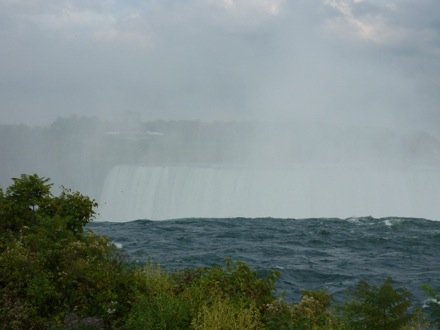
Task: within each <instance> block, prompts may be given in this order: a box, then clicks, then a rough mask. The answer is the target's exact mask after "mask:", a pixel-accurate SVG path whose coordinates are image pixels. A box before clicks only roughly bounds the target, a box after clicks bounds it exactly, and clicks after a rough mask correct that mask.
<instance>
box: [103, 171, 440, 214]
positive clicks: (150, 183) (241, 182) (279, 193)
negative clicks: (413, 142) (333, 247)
mask: <svg viewBox="0 0 440 330" xmlns="http://www.w3.org/2000/svg"><path fill="white" fill-rule="evenodd" d="M439 200H440V172H439V171H438V170H432V169H431V170H430V169H402V170H396V169H392V170H391V169H375V170H372V169H369V168H367V167H357V168H356V167H344V166H342V167H341V166H316V167H313V166H297V167H294V168H289V169H277V170H275V169H249V168H238V167H237V168H227V167H215V166H211V167H208V166H207V167H201V166H129V165H120V166H115V167H114V168H113V169H112V170H111V171H110V173H109V174H108V176H107V178H106V180H105V183H104V187H103V190H102V194H101V198H100V203H99V204H100V206H99V214H100V216H99V218H98V219H99V220H104V221H114V222H121V221H130V220H136V219H150V220H164V219H174V218H188V217H204V218H227V217H248V218H249V217H251V218H252V217H274V218H311V217H340V218H347V217H353V216H368V215H371V216H374V217H385V216H405V217H421V218H428V219H433V220H435V219H440V206H439V205H440V203H439V202H438V201H439Z"/></svg>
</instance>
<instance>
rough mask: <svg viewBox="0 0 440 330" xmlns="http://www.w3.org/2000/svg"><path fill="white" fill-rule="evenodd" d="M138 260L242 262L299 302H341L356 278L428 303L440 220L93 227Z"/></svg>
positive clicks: (437, 276) (437, 271)
mask: <svg viewBox="0 0 440 330" xmlns="http://www.w3.org/2000/svg"><path fill="white" fill-rule="evenodd" d="M89 227H90V228H91V229H92V230H94V231H95V232H96V233H98V234H103V235H106V236H108V237H110V238H111V239H112V240H113V242H114V243H115V244H116V245H117V246H120V247H121V248H122V249H124V250H125V251H126V252H127V254H128V256H129V258H131V259H132V260H133V261H134V262H139V263H145V262H152V263H158V264H160V265H161V266H162V267H163V268H164V269H166V270H168V271H177V270H180V269H184V268H195V267H202V266H212V265H214V264H220V265H221V264H223V260H224V258H230V259H232V260H240V261H244V262H246V263H248V264H249V265H250V266H251V267H253V268H255V269H257V270H258V271H260V272H262V274H264V273H267V272H268V271H270V270H277V271H280V272H281V274H282V276H281V278H280V279H279V281H278V288H279V291H285V292H286V299H287V300H291V301H295V300H297V299H298V298H299V295H300V291H301V290H303V289H306V290H314V289H324V288H328V290H329V292H330V293H331V294H334V296H335V298H336V299H337V300H338V299H339V300H340V299H342V298H343V295H344V291H345V290H346V289H347V288H350V287H353V286H354V285H355V284H356V283H357V281H358V280H359V279H365V280H367V281H368V282H370V283H372V284H376V285H377V284H381V283H382V282H383V281H384V280H385V279H386V278H388V277H392V278H393V279H394V281H395V282H396V286H403V287H406V288H407V289H409V290H410V291H411V292H412V293H413V294H414V297H413V300H414V301H415V302H416V304H417V305H419V304H422V302H423V300H425V297H424V295H423V293H422V291H421V290H420V286H421V285H425V284H426V285H430V286H432V287H433V288H434V289H435V290H437V291H440V262H439V253H440V222H438V221H430V220H425V219H415V218H395V217H394V218H381V219H376V218H372V217H364V218H348V219H338V218H314V219H312V218H310V219H275V218H216V219H207V218H197V219H195V218H193V219H179V220H168V221H148V220H137V221H130V222H120V223H112V222H94V223H91V224H89Z"/></svg>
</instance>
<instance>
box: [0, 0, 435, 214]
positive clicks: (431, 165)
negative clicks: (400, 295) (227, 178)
mask: <svg viewBox="0 0 440 330" xmlns="http://www.w3.org/2000/svg"><path fill="white" fill-rule="evenodd" d="M438 13H440V4H439V3H438V1H434V0H426V1H419V2H417V3H412V2H396V1H388V0H387V1H380V2H379V1H373V0H370V1H368V0H363V1H362V0H312V1H301V0H295V1H283V0H258V1H255V0H253V1H250V0H241V1H233V0H232V1H231V0H228V1H226V0H224V1H221V0H218V1H214V0H212V1H211V0H210V1H202V0H191V1H185V2H182V1H173V0H168V1H147V2H145V1H142V2H141V1H130V2H127V3H124V4H122V3H118V2H115V1H97V2H94V3H89V2H85V1H33V2H32V3H28V2H23V1H1V2H0V22H1V24H0V58H1V61H0V86H1V87H0V133H1V135H2V137H3V139H2V141H1V152H2V153H1V154H2V156H1V163H0V165H1V170H2V177H1V178H0V179H1V180H0V184H1V185H2V186H3V187H5V186H7V185H8V183H9V180H10V178H11V177H12V176H18V175H19V174H21V173H23V172H27V173H34V172H38V173H41V174H42V175H44V176H48V177H51V178H53V179H54V181H55V182H56V185H55V186H57V185H61V184H65V185H68V186H71V187H72V188H74V189H79V190H82V191H84V193H87V194H91V195H92V196H93V197H94V198H96V199H98V200H99V199H101V195H102V194H103V191H102V189H103V186H104V183H105V180H106V178H107V177H108V175H109V173H110V172H111V170H112V168H114V166H120V165H124V164H125V165H126V164H138V166H147V165H148V166H157V165H158V164H160V166H198V167H200V166H202V165H203V166H208V165H209V166H214V167H217V166H221V167H228V166H229V167H233V168H252V169H258V170H266V171H267V170H269V171H275V170H283V171H284V170H290V171H293V169H296V171H304V172H303V173H304V176H305V177H308V176H310V175H312V174H310V170H311V169H313V168H314V169H319V171H324V170H322V169H323V168H325V169H326V170H325V171H326V172H325V171H324V172H322V175H325V173H326V174H327V176H329V177H330V176H334V177H336V178H339V184H340V186H343V187H352V184H351V182H352V181H353V180H354V176H353V177H352V176H345V177H344V176H343V175H342V173H344V171H345V172H347V171H348V172H350V173H358V176H360V177H361V178H363V181H357V184H356V185H357V186H358V187H364V188H359V190H361V189H364V190H368V191H369V194H367V195H359V197H358V198H359V199H360V198H362V199H366V200H368V199H369V198H370V196H373V195H374V194H375V192H374V190H375V189H376V188H377V187H375V186H374V185H372V184H371V182H372V181H374V180H372V178H376V179H375V180H376V182H377V185H380V180H379V179H378V178H384V177H383V175H384V174H383V173H384V171H386V172H387V173H388V172H390V173H394V174H396V173H401V175H400V176H399V178H395V179H390V177H389V176H388V177H387V179H384V180H385V181H386V182H388V185H390V186H393V185H394V186H396V187H403V186H405V187H408V190H411V188H413V189H412V190H413V193H412V194H411V195H410V196H409V197H408V196H407V197H405V199H404V200H405V201H407V200H408V199H412V200H413V201H412V203H414V204H419V205H420V206H419V208H417V207H414V208H413V209H411V210H413V211H411V212H410V211H402V213H401V214H398V215H401V216H421V217H430V218H435V219H440V211H439V210H436V209H435V207H431V206H430V205H431V204H432V203H433V202H432V201H435V198H436V197H438V196H439V193H440V191H439V190H440V188H437V187H440V182H439V176H438V174H437V173H438V168H439V160H440V147H439V146H440V144H439V135H438V127H439V124H440V113H439V109H438V104H440V102H439V101H440V94H439V93H438V90H440V78H439V77H440V60H439V59H440V57H439V56H438V55H439V51H440V49H439V44H438V40H439V31H440V26H439V24H438V22H439V17H438V16H439V14H438ZM421 169H423V170H424V171H425V170H426V169H429V171H430V172H429V173H430V174H429V175H428V174H426V175H425V176H423V175H421V174H420V173H419V171H422V170H421ZM353 171H354V172H353ZM414 171H417V174H416V175H415V174H414ZM320 173H321V172H320ZM433 173H436V174H435V175H434V174H433ZM320 175H321V174H320ZM414 175H415V176H416V177H417V178H414ZM269 177H270V175H269ZM388 179H389V180H388ZM387 180H388V181H387ZM396 180H397V181H398V183H396V182H397V181H396ZM304 182H306V181H304ZM337 182H338V180H336V179H335V181H334V182H333V181H332V183H331V186H337V185H338V184H337ZM402 182H408V183H402ZM367 183H368V185H367ZM304 184H306V183H304ZM323 184H324V183H323ZM423 186H427V187H428V188H427V189H426V190H423V189H422V187H423ZM318 187H319V184H316V189H319V188H318ZM366 187H368V188H366ZM414 187H417V188H414ZM225 189H226V188H225ZM255 189H257V188H255ZM326 189H327V190H326ZM332 189H333V190H332ZM334 189H335V188H334V187H330V184H329V186H326V188H325V189H324V190H326V191H329V194H331V193H330V191H334ZM350 189H352V188H350ZM350 189H348V190H350ZM353 189H354V188H353ZM378 189H379V188H378ZM402 189H403V188H402ZM336 190H338V189H336ZM346 190H347V189H346ZM359 190H356V189H355V191H359ZM379 190H380V189H379ZM382 190H384V189H382ZM339 191H340V189H339ZM385 191H386V192H384V193H383V197H384V199H386V195H387V194H397V195H398V194H399V192H398V191H395V190H387V189H385ZM185 193H188V192H185ZM335 194H336V193H335ZM428 194H429V198H428V196H427V195H428ZM336 195H337V194H336ZM407 195H408V194H407ZM309 196H310V197H309V199H315V198H316V199H322V195H320V194H318V193H317V192H315V193H314V192H313V191H311V192H310V195H309ZM320 196H321V197H320ZM119 197H120V198H122V197H121V196H119ZM339 197H340V198H339V199H337V200H334V201H333V202H334V203H335V204H337V203H341V204H342V202H340V200H343V199H344V198H347V195H344V194H340V195H339ZM115 198H116V197H115ZM371 198H372V197H371ZM396 199H397V200H399V198H397V197H396ZM422 200H426V201H429V203H428V202H426V203H427V204H426V203H424V202H423V203H422V202H421V201H422ZM103 202H104V203H107V204H108V203H109V202H107V201H103ZM384 203H385V204H386V201H385V202H384ZM397 204H398V203H397V202H396V205H397ZM428 204H429V205H428ZM274 205H275V204H274ZM366 205H367V206H366V207H365V208H362V210H356V209H350V210H348V209H347V212H342V211H338V210H333V209H331V208H327V209H324V207H322V210H321V211H319V208H320V204H319V203H317V204H316V206H314V209H313V212H314V214H313V216H314V215H317V216H351V215H353V216H355V215H359V216H361V215H377V216H388V215H396V214H394V213H396V212H397V213H398V211H399V210H398V207H397V206H396V207H393V208H392V209H387V208H386V207H382V208H380V207H379V206H378V207H377V208H375V209H374V210H373V207H372V206H371V207H370V210H371V212H370V213H369V214H365V213H368V212H369V208H368V202H366ZM275 207H276V206H274V208H275ZM422 208H425V209H426V208H428V209H429V210H430V211H429V212H426V213H424V212H421V211H420V210H421V209H422ZM315 209H316V210H317V211H316V212H315V211H314V210H315ZM308 210H309V209H305V210H304V212H303V214H301V216H302V215H304V216H308V215H307V212H309V211H308ZM289 211H290V210H289ZM264 212H266V213H267V210H264ZM310 212H311V211H310ZM326 212H334V213H335V214H325V213H326ZM390 212H392V213H393V214H390ZM266 213H265V214H264V215H267V214H266ZM336 213H337V214H336ZM409 213H411V214H409ZM269 215H270V214H269ZM194 216H197V214H195V215H194ZM209 216H215V214H214V215H209ZM257 216H258V214H257ZM296 216H298V215H296V214H293V215H292V217H296ZM309 216H312V214H310V215H309Z"/></svg>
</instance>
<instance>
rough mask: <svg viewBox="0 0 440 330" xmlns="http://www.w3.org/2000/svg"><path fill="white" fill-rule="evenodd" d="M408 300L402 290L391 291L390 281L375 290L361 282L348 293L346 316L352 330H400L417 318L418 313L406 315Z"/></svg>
mask: <svg viewBox="0 0 440 330" xmlns="http://www.w3.org/2000/svg"><path fill="white" fill-rule="evenodd" d="M410 297H411V293H410V292H409V291H408V290H406V289H405V288H397V289H395V288H393V280H392V279H391V278H388V279H387V280H386V281H385V282H384V283H383V284H382V285H381V286H378V287H377V286H374V285H370V284H368V283H367V282H365V281H363V280H361V281H359V282H358V284H357V285H356V287H355V288H354V289H352V290H350V291H349V299H348V301H347V302H346V303H345V305H344V312H345V316H346V318H347V319H348V320H349V323H350V327H351V329H371V330H378V329H384V330H385V329H386V330H392V329H401V328H403V327H404V326H408V325H410V324H411V322H412V321H413V320H414V319H415V318H416V317H417V315H418V312H417V311H414V312H410V311H409V308H410V307H411V305H412V303H411V301H410Z"/></svg>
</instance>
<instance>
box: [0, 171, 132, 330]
mask: <svg viewBox="0 0 440 330" xmlns="http://www.w3.org/2000/svg"><path fill="white" fill-rule="evenodd" d="M13 182H14V184H13V185H12V186H11V187H9V188H8V189H7V190H6V193H3V191H2V193H1V194H0V228H1V233H2V234H1V243H0V253H1V254H0V267H1V270H2V271H1V272H0V287H1V297H2V299H1V300H0V319H1V320H2V324H1V326H2V328H8V329H23V328H29V329H31V328H46V327H48V325H51V326H61V325H63V326H66V327H68V324H66V322H67V323H69V322H75V324H77V325H81V324H82V323H83V321H84V320H86V319H88V320H90V317H91V316H93V317H95V324H104V323H105V324H108V325H110V324H118V322H121V321H120V320H119V319H120V318H121V317H125V316H126V315H127V313H128V309H129V307H128V306H127V303H126V300H128V301H129V300H130V299H127V298H129V296H130V292H132V291H131V290H130V288H129V286H130V283H132V282H133V281H132V280H131V279H130V277H131V276H132V275H131V273H130V271H129V268H128V266H127V264H126V263H125V262H124V261H123V259H122V258H120V257H118V255H117V253H116V250H115V248H114V247H112V245H110V244H109V243H110V242H109V240H108V239H107V238H105V237H100V236H97V235H95V234H94V233H92V232H87V233H84V230H83V228H84V225H85V224H86V223H88V222H89V221H91V220H92V219H93V217H94V211H93V208H94V207H95V206H96V202H95V201H93V200H91V199H89V198H88V197H85V196H82V195H81V194H79V193H76V192H75V193H72V192H71V191H70V190H67V189H63V191H62V193H61V194H60V196H58V197H54V196H52V194H51V192H50V188H51V184H50V183H49V180H48V179H45V178H40V177H38V176H37V175H36V174H34V175H22V176H21V177H20V178H14V179H13ZM66 320H67V321H66ZM69 320H70V321H69ZM72 320H75V321H72Z"/></svg>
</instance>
